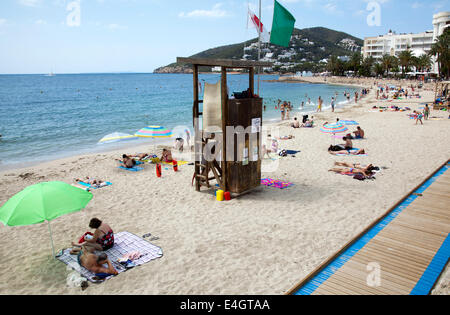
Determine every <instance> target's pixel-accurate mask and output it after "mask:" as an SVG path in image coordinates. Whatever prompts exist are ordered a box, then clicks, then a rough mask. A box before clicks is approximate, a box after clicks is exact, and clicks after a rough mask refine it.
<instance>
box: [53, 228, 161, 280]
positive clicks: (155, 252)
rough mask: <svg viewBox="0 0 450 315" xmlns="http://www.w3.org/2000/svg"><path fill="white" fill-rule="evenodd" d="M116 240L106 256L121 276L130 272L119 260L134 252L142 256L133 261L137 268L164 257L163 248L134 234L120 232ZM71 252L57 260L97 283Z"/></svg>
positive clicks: (64, 253)
mask: <svg viewBox="0 0 450 315" xmlns="http://www.w3.org/2000/svg"><path fill="white" fill-rule="evenodd" d="M114 239H115V242H114V243H115V244H114V247H113V248H111V249H108V250H107V251H105V254H106V255H108V258H109V260H110V261H111V263H112V264H113V266H114V268H115V269H116V270H117V272H118V273H119V274H120V273H122V272H124V271H127V270H128V269H127V268H125V267H124V266H123V265H121V264H120V263H119V262H118V260H119V259H120V258H122V257H123V256H124V255H126V254H129V253H134V252H139V253H140V254H142V256H141V257H140V258H139V259H136V260H134V261H133V263H134V264H135V265H136V266H141V265H143V264H146V263H148V262H150V261H152V260H154V259H157V258H161V257H162V256H163V251H162V249H161V247H158V246H156V245H153V244H151V243H149V242H147V241H146V240H144V239H142V238H140V237H139V236H137V235H134V234H132V233H129V232H119V233H117V234H114ZM70 251H71V249H70V248H69V249H65V250H63V251H62V253H61V255H60V256H59V257H57V259H58V260H59V261H61V262H63V263H65V264H66V265H68V266H69V267H71V268H72V269H73V270H75V271H77V272H79V273H80V275H81V276H83V277H84V278H86V279H88V280H89V281H91V282H97V281H96V280H95V277H96V275H95V274H94V273H92V272H90V271H89V270H87V269H86V268H84V267H82V266H80V264H78V261H77V256H76V255H70ZM97 276H98V275H97ZM112 277H113V276H108V277H106V280H107V279H110V278H112Z"/></svg>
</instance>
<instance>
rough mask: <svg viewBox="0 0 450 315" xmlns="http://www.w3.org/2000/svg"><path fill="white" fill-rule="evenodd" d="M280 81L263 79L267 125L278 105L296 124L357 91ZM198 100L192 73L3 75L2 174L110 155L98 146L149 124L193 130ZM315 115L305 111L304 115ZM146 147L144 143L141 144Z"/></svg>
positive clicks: (238, 79) (241, 82)
mask: <svg viewBox="0 0 450 315" xmlns="http://www.w3.org/2000/svg"><path fill="white" fill-rule="evenodd" d="M277 78H278V77H277V76H261V86H260V90H261V93H260V94H261V95H262V97H263V98H264V104H265V105H266V112H265V113H264V120H265V121H272V120H279V119H280V113H279V111H278V110H275V105H276V100H277V99H281V100H286V101H290V102H292V104H293V105H294V107H295V109H296V110H295V112H294V113H291V117H294V116H295V115H300V113H299V112H300V104H301V102H302V101H304V102H305V104H306V103H307V101H308V98H310V99H311V102H312V103H317V99H318V97H319V96H322V98H323V99H324V101H325V106H324V109H326V108H327V106H329V104H330V101H331V97H332V96H334V95H335V94H336V93H337V94H338V95H339V97H338V103H340V104H341V105H342V106H343V104H344V103H345V102H344V101H345V99H344V96H343V93H344V91H347V92H350V93H351V94H353V93H354V91H355V88H349V87H342V86H334V85H316V84H295V83H289V84H288V83H272V82H265V81H269V80H273V79H277ZM219 79H220V78H219V75H218V74H204V75H200V81H201V82H202V83H204V82H208V83H216V82H217V81H219ZM228 80H229V81H228V82H229V83H228V84H229V91H230V94H231V93H232V92H239V91H243V90H246V89H247V87H248V76H247V75H229V77H228ZM255 85H256V84H255ZM255 90H256V88H255ZM192 98H193V83H192V75H189V74H67V75H64V74H60V75H58V74H57V75H55V76H46V75H0V134H1V135H2V137H1V138H0V169H5V168H10V167H13V165H14V164H23V163H24V162H37V161H43V160H51V159H56V158H60V157H67V156H70V155H74V154H81V153H88V152H95V151H99V150H105V149H108V145H98V144H97V143H98V141H99V140H100V139H101V138H102V137H104V136H105V135H107V134H110V133H113V132H124V133H129V134H134V133H135V132H136V131H137V130H139V129H141V128H143V127H145V126H147V125H161V126H164V127H167V128H170V129H172V128H174V127H176V126H188V127H191V128H192ZM315 108H316V106H315V105H313V104H311V105H305V107H304V109H303V110H302V112H311V111H314V110H315ZM141 141H145V140H139V141H137V142H136V144H140V142H141ZM146 141H148V140H146ZM114 148H116V146H114Z"/></svg>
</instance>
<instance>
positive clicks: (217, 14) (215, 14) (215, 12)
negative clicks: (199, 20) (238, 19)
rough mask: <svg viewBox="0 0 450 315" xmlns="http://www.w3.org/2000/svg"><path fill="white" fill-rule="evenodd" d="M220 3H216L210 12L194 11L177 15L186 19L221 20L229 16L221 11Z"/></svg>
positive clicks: (224, 11)
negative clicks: (205, 18)
mask: <svg viewBox="0 0 450 315" xmlns="http://www.w3.org/2000/svg"><path fill="white" fill-rule="evenodd" d="M222 5H223V4H222V3H217V4H216V5H214V7H213V8H212V9H211V10H194V11H191V12H187V13H185V12H181V13H180V14H178V16H179V17H188V18H196V17H207V18H223V17H227V16H229V13H228V12H227V11H226V10H223V9H221V7H222Z"/></svg>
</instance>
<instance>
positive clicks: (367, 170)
mask: <svg viewBox="0 0 450 315" xmlns="http://www.w3.org/2000/svg"><path fill="white" fill-rule="evenodd" d="M374 170H375V168H374V166H373V165H372V164H370V165H369V166H367V167H365V168H354V167H345V168H338V167H335V168H332V169H330V170H328V171H329V172H335V173H338V174H343V175H350V174H351V175H357V174H362V175H364V176H366V177H371V176H373V175H374V172H373V171H374Z"/></svg>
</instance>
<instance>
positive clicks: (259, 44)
mask: <svg viewBox="0 0 450 315" xmlns="http://www.w3.org/2000/svg"><path fill="white" fill-rule="evenodd" d="M261 24H262V19H261V0H259V27H258V35H259V36H258V61H260V60H261ZM260 74H261V67H258V96H259V97H260V94H259V81H260V78H259V76H260Z"/></svg>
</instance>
